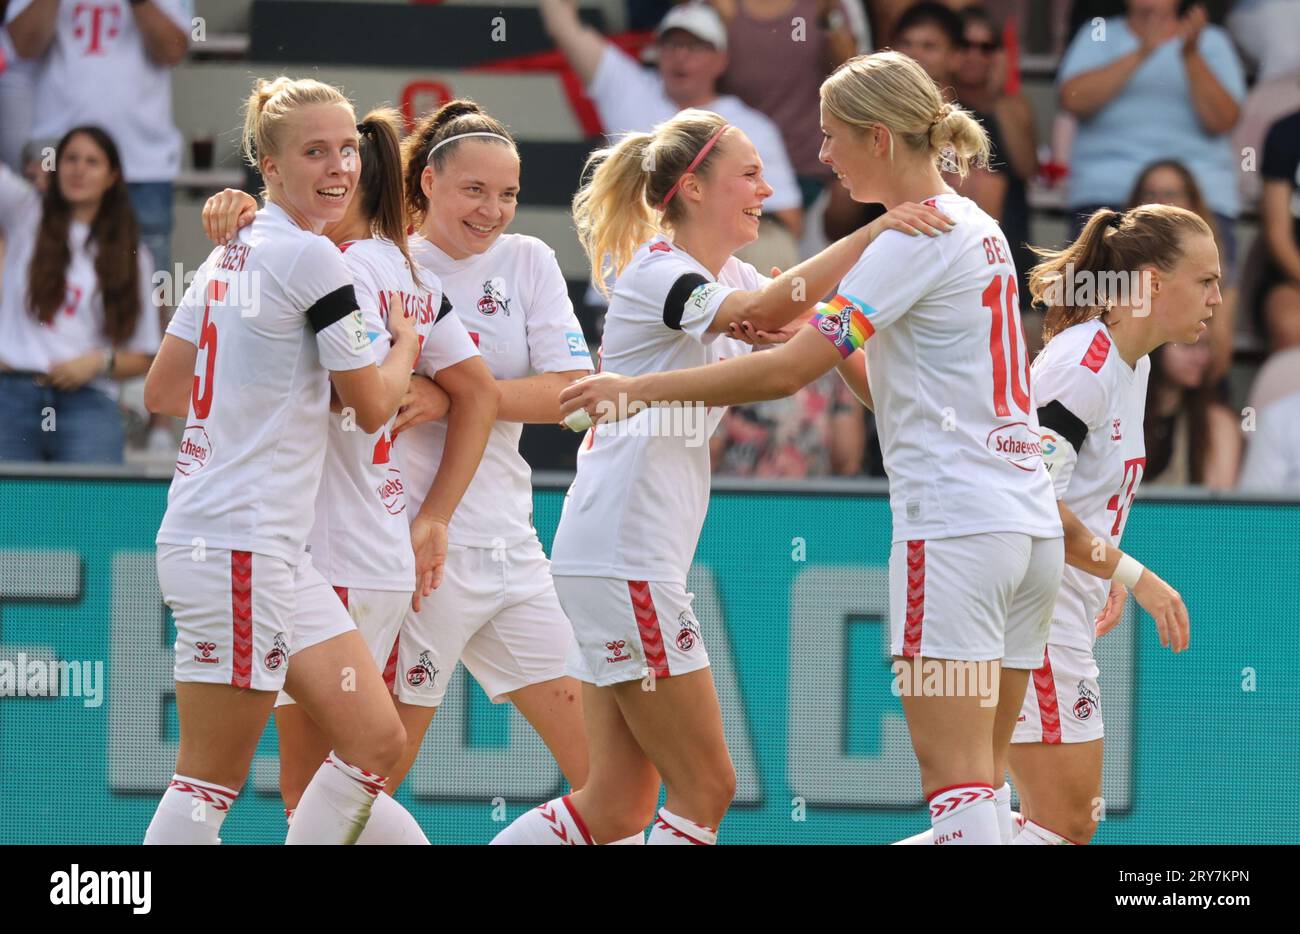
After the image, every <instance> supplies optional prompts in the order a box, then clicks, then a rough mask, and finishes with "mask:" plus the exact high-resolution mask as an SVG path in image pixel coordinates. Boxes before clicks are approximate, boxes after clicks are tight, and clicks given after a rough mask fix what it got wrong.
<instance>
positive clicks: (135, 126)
mask: <svg viewBox="0 0 1300 934" xmlns="http://www.w3.org/2000/svg"><path fill="white" fill-rule="evenodd" d="M32 2H33V0H11V2H10V3H9V6H8V9H7V10H6V21H7V22H13V20H14V19H15V18H17V17H18V16H19V15H20V14H21V13H23V12H25V11H26V10H27V8H28V7H29V6H31V5H32ZM57 6H58V11H57V12H56V13H55V14H54V37H53V39H52V40H51V42H50V45H49V48H48V49H47V50H46V52H45V54H44V55H43V56H41V58H40V59H39V68H38V70H37V72H36V106H35V108H34V115H35V116H34V123H33V126H32V128H31V138H32V139H57V138H58V137H60V136H62V135H63V134H64V133H66V132H67V131H68V130H70V129H72V128H73V127H74V126H79V125H82V124H87V123H90V124H95V125H97V126H102V127H104V128H105V129H106V130H108V132H109V133H111V134H112V136H113V141H114V142H115V143H117V148H118V150H119V151H120V152H121V155H122V169H123V172H124V173H125V175H126V180H127V181H128V182H162V181H170V180H171V179H174V178H175V177H176V173H177V172H178V171H179V170H180V167H181V133H180V130H178V129H177V128H176V123H175V122H174V121H173V120H172V76H171V69H170V68H169V67H168V66H166V65H160V64H158V63H156V62H155V61H154V60H153V59H152V58H150V56H149V53H148V52H147V51H146V49H145V41H144V34H143V33H142V32H141V30H140V28H139V26H137V25H136V14H135V12H134V11H133V10H132V6H131V3H130V2H129V0H95V2H94V3H74V2H72V0H61V2H59V3H58V4H57ZM151 7H152V12H153V13H154V14H155V15H156V14H159V13H161V14H162V15H163V16H165V17H166V18H167V19H168V20H170V21H171V22H172V23H173V24H175V25H176V26H177V27H178V28H179V29H180V30H181V32H183V33H184V34H185V36H186V38H187V39H188V38H189V36H190V33H191V31H192V29H193V23H192V22H191V17H192V15H193V13H194V4H193V2H192V0H154V2H153V4H151Z"/></svg>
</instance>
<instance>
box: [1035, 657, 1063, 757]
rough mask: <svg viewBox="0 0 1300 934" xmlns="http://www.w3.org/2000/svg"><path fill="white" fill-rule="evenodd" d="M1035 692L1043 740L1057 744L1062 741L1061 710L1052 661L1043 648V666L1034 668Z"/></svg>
mask: <svg viewBox="0 0 1300 934" xmlns="http://www.w3.org/2000/svg"><path fill="white" fill-rule="evenodd" d="M1034 693H1035V694H1036V695H1037V696H1038V719H1039V722H1040V723H1041V724H1042V728H1043V739H1042V742H1044V743H1049V744H1051V745H1056V744H1057V743H1060V741H1061V711H1060V710H1059V709H1058V708H1057V706H1056V679H1055V678H1054V677H1052V662H1051V659H1049V658H1048V657H1047V648H1046V647H1044V648H1043V667H1042V668H1036V669H1035V670H1034Z"/></svg>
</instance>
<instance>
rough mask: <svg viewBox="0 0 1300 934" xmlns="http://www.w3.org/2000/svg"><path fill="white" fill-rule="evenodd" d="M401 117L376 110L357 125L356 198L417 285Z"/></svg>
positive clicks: (380, 109)
mask: <svg viewBox="0 0 1300 934" xmlns="http://www.w3.org/2000/svg"><path fill="white" fill-rule="evenodd" d="M401 120H402V116H401V114H399V113H398V112H397V111H396V110H394V109H393V108H391V107H377V108H375V109H374V110H372V111H370V113H368V114H366V115H365V117H364V118H363V119H362V121H361V122H360V123H358V124H357V134H358V135H359V136H360V137H361V184H360V190H359V191H358V192H357V197H358V198H360V199H361V210H362V211H363V212H364V213H365V216H366V220H368V221H369V222H370V228H371V230H372V231H374V232H375V233H376V234H378V235H379V236H381V237H383V238H384V239H385V240H391V241H392V242H393V243H395V244H396V245H397V248H398V249H399V250H401V251H402V256H404V257H406V264H407V265H408V266H409V267H410V269H411V275H412V276H413V277H414V278H415V284H416V285H417V286H418V285H419V284H420V277H419V273H418V272H417V271H416V268H415V263H413V262H411V254H410V253H409V252H408V251H407V248H406V230H407V224H406V210H405V207H404V205H405V201H404V199H403V197H402V139H401V134H400V133H399V131H398V127H400V126H401Z"/></svg>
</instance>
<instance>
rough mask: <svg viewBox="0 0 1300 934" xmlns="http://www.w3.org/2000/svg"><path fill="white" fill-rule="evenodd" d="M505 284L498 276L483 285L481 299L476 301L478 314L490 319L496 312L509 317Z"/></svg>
mask: <svg viewBox="0 0 1300 934" xmlns="http://www.w3.org/2000/svg"><path fill="white" fill-rule="evenodd" d="M505 288H506V283H505V280H504V279H502V278H501V277H500V276H497V277H496V278H494V279H489V280H488V281H487V282H484V283H483V297H482V298H480V299H479V300H478V311H479V314H481V315H485V316H487V317H489V318H490V317H492V316H493V315H495V314H496V313H497V312H498V311H502V312H505V315H506V317H507V318H508V317H510V299H508V298H506V296H505Z"/></svg>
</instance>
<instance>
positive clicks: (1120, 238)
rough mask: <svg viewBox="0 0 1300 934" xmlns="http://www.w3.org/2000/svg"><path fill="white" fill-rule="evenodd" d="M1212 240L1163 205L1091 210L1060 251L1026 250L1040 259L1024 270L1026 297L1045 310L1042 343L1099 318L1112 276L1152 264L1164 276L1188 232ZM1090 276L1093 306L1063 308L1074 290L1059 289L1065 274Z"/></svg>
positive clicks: (1184, 214) (1192, 218)
mask: <svg viewBox="0 0 1300 934" xmlns="http://www.w3.org/2000/svg"><path fill="white" fill-rule="evenodd" d="M1192 233H1197V234H1204V235H1206V236H1213V235H1214V234H1213V231H1212V230H1211V229H1210V227H1209V225H1208V224H1206V223H1205V221H1203V220H1202V219H1201V218H1199V217H1197V216H1196V215H1195V214H1193V213H1192V212H1191V211H1187V210H1184V209H1183V208H1179V207H1174V206H1172V205H1167V204H1145V205H1142V206H1141V207H1137V208H1134V209H1133V210H1131V211H1128V212H1123V211H1114V210H1111V209H1110V208H1101V209H1099V210H1097V211H1094V212H1093V215H1092V216H1091V217H1090V218H1088V222H1087V223H1086V224H1084V227H1083V230H1082V232H1080V234H1079V236H1078V238H1077V239H1076V240H1075V241H1074V242H1073V243H1071V244H1070V245H1068V246H1066V247H1065V248H1064V249H1061V250H1043V249H1039V248H1037V247H1030V249H1032V250H1033V251H1034V253H1035V254H1037V255H1038V256H1039V257H1041V261H1040V262H1039V263H1038V265H1036V266H1035V267H1034V268H1033V269H1032V270H1030V272H1029V293H1030V295H1031V296H1032V298H1033V301H1034V303H1035V304H1042V305H1045V306H1047V316H1046V318H1045V319H1044V321H1043V341H1044V342H1046V341H1050V340H1051V339H1052V338H1053V337H1055V336H1056V335H1057V334H1059V333H1060V332H1061V331H1063V330H1065V329H1066V328H1068V327H1070V326H1072V325H1075V324H1081V323H1083V322H1084V321H1091V320H1092V319H1093V318H1098V317H1101V315H1102V314H1103V313H1104V312H1105V310H1106V308H1107V307H1108V306H1109V305H1110V304H1111V303H1113V302H1114V298H1115V297H1114V296H1112V295H1110V294H1108V292H1107V289H1106V287H1107V285H1108V284H1109V283H1110V282H1113V281H1114V277H1115V276H1116V275H1117V274H1122V273H1126V272H1136V271H1137V270H1139V269H1141V268H1142V267H1143V266H1154V267H1156V268H1157V269H1159V270H1160V271H1162V272H1168V271H1170V270H1171V269H1173V267H1174V266H1175V265H1176V264H1177V263H1178V260H1179V259H1181V258H1182V256H1183V248H1184V245H1185V244H1184V240H1183V237H1184V236H1185V235H1187V234H1192ZM1080 273H1083V274H1086V275H1089V276H1091V277H1092V278H1093V281H1095V282H1096V283H1097V287H1096V289H1095V290H1093V297H1094V298H1095V302H1094V303H1093V304H1090V305H1083V304H1078V303H1070V304H1066V302H1065V301H1063V300H1062V299H1064V298H1071V297H1073V293H1074V290H1073V289H1070V288H1062V282H1063V281H1064V279H1065V277H1066V276H1077V275H1079V274H1080Z"/></svg>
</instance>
